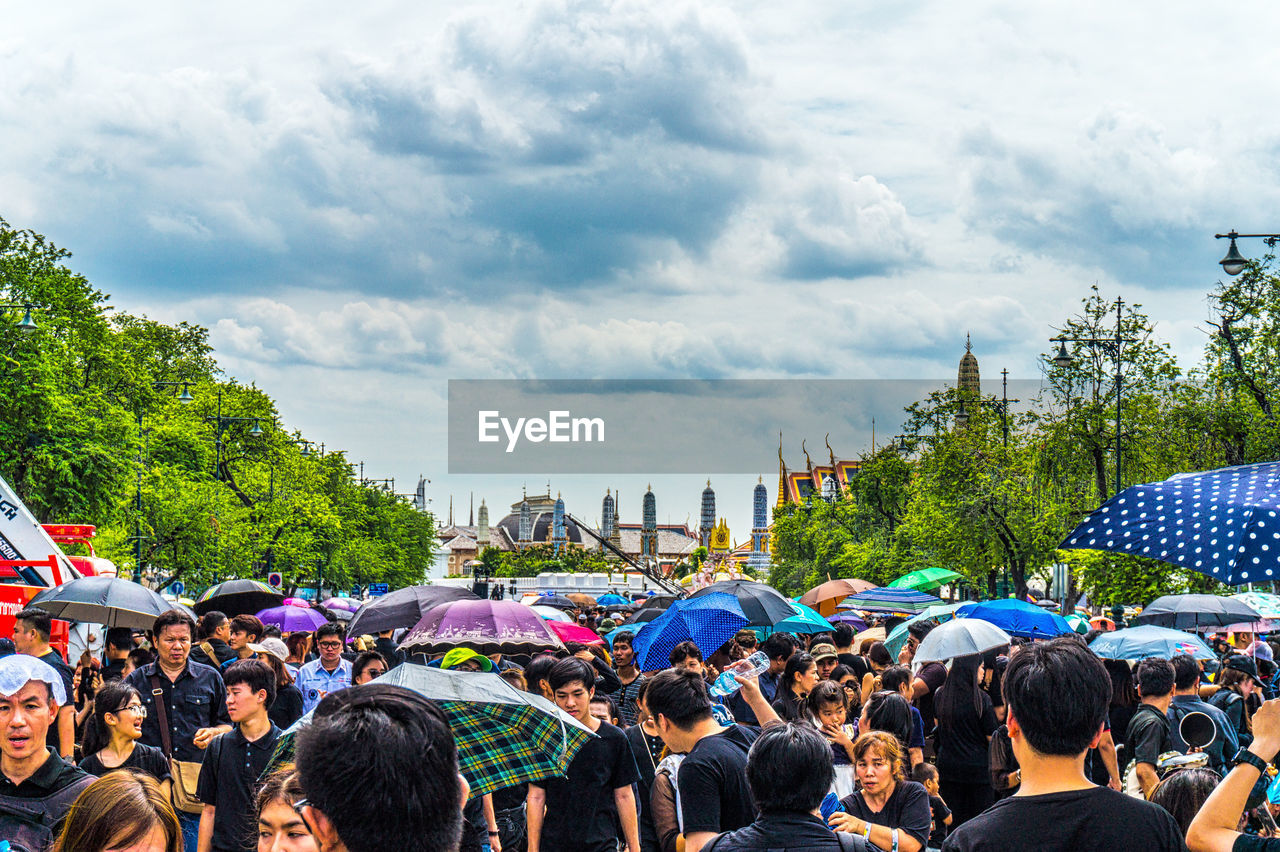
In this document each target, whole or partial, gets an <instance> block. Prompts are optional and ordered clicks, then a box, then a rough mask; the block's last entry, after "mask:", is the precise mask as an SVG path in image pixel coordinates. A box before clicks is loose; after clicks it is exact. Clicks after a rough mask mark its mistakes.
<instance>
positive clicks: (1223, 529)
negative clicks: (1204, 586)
mask: <svg viewBox="0 0 1280 852" xmlns="http://www.w3.org/2000/svg"><path fill="white" fill-rule="evenodd" d="M1058 546H1059V547H1062V548H1083V549H1090V548H1091V549H1095V550H1110V551H1113V552H1115V553H1131V554H1133V555H1135V556H1147V557H1150V558H1152V559H1159V560H1161V561H1163V562H1169V563H1172V564H1174V565H1180V566H1182V567H1183V568H1187V569H1190V570H1192V571H1198V572H1200V573H1201V574H1205V575H1207V576H1209V577H1212V578H1213V579H1215V580H1218V581H1219V582H1222V583H1226V584H1228V585H1233V586H1234V585H1239V584H1241V583H1248V582H1261V581H1266V580H1268V579H1271V578H1272V577H1273V576H1276V577H1280V462H1263V463H1261V464H1250V465H1241V466H1239V467H1225V468H1218V469H1217V470H1210V471H1205V472H1202V473H1180V474H1177V475H1176V476H1172V477H1170V478H1168V479H1166V480H1164V481H1163V482H1150V483H1147V484H1145V485H1134V486H1131V487H1129V488H1126V489H1125V490H1124V491H1121V492H1120V493H1119V494H1117V495H1116V496H1114V497H1112V498H1111V499H1110V500H1108V501H1107V502H1106V503H1104V504H1102V506H1100V507H1099V508H1098V509H1096V510H1095V511H1094V512H1093V513H1092V514H1091V515H1089V517H1087V518H1085V519H1084V521H1082V522H1081V523H1080V524H1079V525H1078V526H1077V527H1076V528H1075V529H1073V530H1072V531H1071V533H1070V534H1069V535H1068V536H1067V538H1066V540H1065V541H1063V542H1062V544H1060V545H1058ZM1236 620H1237V621H1238V620H1240V619H1236Z"/></svg>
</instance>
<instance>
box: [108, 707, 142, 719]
mask: <svg viewBox="0 0 1280 852" xmlns="http://www.w3.org/2000/svg"><path fill="white" fill-rule="evenodd" d="M125 710H128V711H129V712H130V713H132V714H133V715H135V716H138V717H140V718H143V719H145V718H146V717H147V708H146V707H144V706H143V705H141V704H126V705H124V706H123V707H120V708H117V709H116V710H114V711H112V712H114V713H115V714H116V715H117V716H118V715H120V714H121V713H123V712H124V711H125Z"/></svg>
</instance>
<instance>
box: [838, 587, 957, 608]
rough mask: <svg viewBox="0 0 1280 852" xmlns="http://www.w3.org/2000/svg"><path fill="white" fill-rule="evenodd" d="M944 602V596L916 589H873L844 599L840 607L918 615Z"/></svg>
mask: <svg viewBox="0 0 1280 852" xmlns="http://www.w3.org/2000/svg"><path fill="white" fill-rule="evenodd" d="M940 603H942V598H937V597H934V596H933V595H927V594H925V593H924V592H917V591H916V590H915V589H886V588H880V589H871V590H870V591H866V592H859V593H858V594H856V595H853V596H852V597H848V598H845V599H844V603H842V604H840V609H857V610H861V611H863V612H888V613H895V614H898V615H918V614H919V613H921V612H923V611H924V609H925V607H928V606H930V605H932V604H940Z"/></svg>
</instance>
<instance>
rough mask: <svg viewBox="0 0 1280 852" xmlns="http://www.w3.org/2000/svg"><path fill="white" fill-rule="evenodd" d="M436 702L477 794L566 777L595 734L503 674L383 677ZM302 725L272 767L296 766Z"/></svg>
mask: <svg viewBox="0 0 1280 852" xmlns="http://www.w3.org/2000/svg"><path fill="white" fill-rule="evenodd" d="M377 681H378V683H388V684H393V685H396V686H403V687H404V688H405V689H410V690H413V691H414V692H417V693H419V694H421V695H425V696H426V697H427V698H430V699H431V700H432V701H434V702H435V703H436V704H437V705H439V707H440V709H441V710H442V711H444V715H445V717H446V718H447V719H448V720H449V728H450V730H452V731H453V739H454V742H455V743H456V745H457V748H458V771H460V772H461V773H462V775H463V777H464V778H466V779H467V783H468V784H469V785H470V786H471V796H472V797H473V798H474V797H476V796H483V795H484V794H486V793H492V792H493V791H495V790H501V789H503V788H504V787H511V786H513V785H516V784H520V783H523V782H525V781H537V780H538V779H539V778H547V777H551V776H563V775H564V774H565V773H566V772H567V771H568V769H569V764H570V763H571V762H572V761H573V758H574V756H575V755H576V754H577V753H578V750H579V749H581V748H582V746H583V745H584V744H585V743H586V742H587V741H588V740H590V739H591V738H592V737H593V736H595V735H594V734H592V733H591V731H589V730H588V729H587V728H586V727H584V726H583V725H582V724H581V723H580V722H578V721H577V720H576V719H574V718H572V717H571V716H569V715H568V714H567V713H565V712H564V711H562V710H560V709H559V708H558V707H556V706H555V705H554V704H552V703H551V702H550V701H547V700H546V699H545V698H543V697H542V696H541V695H533V694H531V693H528V692H521V691H520V690H518V689H516V688H515V687H514V686H512V685H511V684H509V683H507V682H506V681H505V680H503V679H502V678H501V677H499V676H498V675H497V674H490V673H485V672H462V671H449V670H446V669H437V668H432V667H429V666H419V665H415V664H412V663H405V664H402V665H399V666H396V667H395V668H394V669H392V670H391V671H389V672H387V673H386V674H384V675H383V676H382V677H380V678H377ZM311 717H312V714H311V713H308V714H307V715H305V716H303V717H302V718H301V719H299V720H298V721H297V722H296V723H295V724H294V725H293V727H291V728H290V729H289V730H288V731H287V732H286V733H285V734H284V735H282V736H281V738H280V739H281V742H280V743H279V744H277V746H276V751H275V753H274V754H273V755H272V764H273V765H278V764H280V763H283V762H288V761H290V760H292V757H293V737H294V736H296V734H297V732H298V731H299V730H300V729H301V728H303V727H304V726H306V725H309V724H311Z"/></svg>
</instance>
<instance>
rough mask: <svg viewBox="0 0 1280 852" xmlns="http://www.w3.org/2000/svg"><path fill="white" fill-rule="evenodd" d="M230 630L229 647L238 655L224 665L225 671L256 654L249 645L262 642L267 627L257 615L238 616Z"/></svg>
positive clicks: (231, 624) (232, 621)
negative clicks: (237, 662) (235, 663)
mask: <svg viewBox="0 0 1280 852" xmlns="http://www.w3.org/2000/svg"><path fill="white" fill-rule="evenodd" d="M228 629H229V630H230V637H229V638H228V639H227V647H229V648H230V649H231V650H232V651H234V652H235V654H236V655H235V656H234V657H232V658H231V659H230V660H228V661H227V662H225V663H223V664H222V668H223V669H224V670H225V669H226V668H227V666H229V665H231V663H233V662H235V661H236V660H247V659H249V658H250V657H252V656H253V655H254V653H255V652H254V650H253V649H252V648H250V647H249V644H250V643H253V644H257V643H258V642H261V641H262V634H263V631H265V630H266V625H264V624H263V623H262V622H261V621H260V620H259V619H258V617H257V616H256V615H237V616H236V617H235V618H233V619H231V623H230V626H229V628H228Z"/></svg>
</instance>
